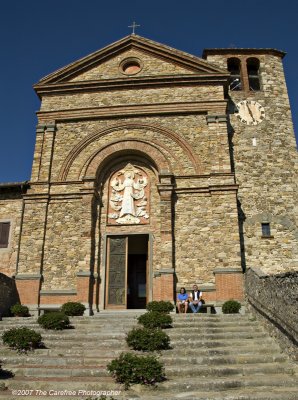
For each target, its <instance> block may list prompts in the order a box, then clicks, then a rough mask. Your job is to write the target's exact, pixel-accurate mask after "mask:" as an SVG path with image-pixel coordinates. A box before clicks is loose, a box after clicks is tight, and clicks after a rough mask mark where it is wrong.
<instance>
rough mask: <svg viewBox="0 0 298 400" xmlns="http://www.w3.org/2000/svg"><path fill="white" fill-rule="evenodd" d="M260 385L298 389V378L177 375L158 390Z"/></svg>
mask: <svg viewBox="0 0 298 400" xmlns="http://www.w3.org/2000/svg"><path fill="white" fill-rule="evenodd" d="M259 386H267V387H268V388H270V389H269V390H270V391H272V390H273V389H274V388H275V387H288V388H290V387H293V388H295V390H297V378H296V377H295V376H289V375H286V374H279V373H276V374H262V373H260V374H251V375H242V376H237V377H235V376H231V377H229V376H226V377H212V376H211V377H199V376H197V378H196V379H194V378H193V377H185V376H182V377H177V376H175V379H168V380H166V381H165V382H162V383H160V384H159V385H158V390H160V391H161V392H162V391H163V390H167V391H168V390H170V391H171V392H176V393H178V392H181V391H187V392H190V391H193V390H226V389H232V388H234V389H238V390H239V388H245V387H251V388H257V387H259Z"/></svg>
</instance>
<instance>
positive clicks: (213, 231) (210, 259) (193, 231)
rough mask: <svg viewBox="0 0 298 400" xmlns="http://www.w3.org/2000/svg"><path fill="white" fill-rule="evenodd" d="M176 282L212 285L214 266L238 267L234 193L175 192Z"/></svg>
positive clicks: (238, 248) (238, 246)
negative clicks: (176, 194) (177, 193)
mask: <svg viewBox="0 0 298 400" xmlns="http://www.w3.org/2000/svg"><path fill="white" fill-rule="evenodd" d="M175 259H176V274H177V279H178V285H179V287H180V286H186V287H191V286H192V285H193V283H194V282H196V283H198V284H204V285H206V284H207V285H208V284H209V285H210V284H214V282H215V277H214V274H213V271H214V269H215V268H239V270H240V269H241V262H240V245H239V231H238V218H237V211H236V195H235V193H233V192H231V193H224V192H223V193H213V194H212V195H210V194H209V195H206V194H181V195H180V194H179V195H178V196H177V201H176V205H175Z"/></svg>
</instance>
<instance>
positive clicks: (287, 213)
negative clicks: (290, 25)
mask: <svg viewBox="0 0 298 400" xmlns="http://www.w3.org/2000/svg"><path fill="white" fill-rule="evenodd" d="M284 55H285V53H283V52H282V51H278V50H274V49H206V50H204V53H203V57H202V58H197V57H195V56H192V55H189V54H186V53H184V52H182V51H178V50H175V49H172V48H170V47H168V46H165V45H162V44H159V43H156V42H153V41H151V40H148V39H145V38H143V37H140V36H137V35H130V36H128V37H125V38H123V39H121V40H119V41H117V42H115V43H113V44H111V45H109V46H107V47H105V48H104V49H102V50H99V51H97V52H95V53H93V54H91V55H89V56H87V57H85V58H83V59H81V60H79V61H76V62H74V63H72V64H70V65H68V66H66V67H64V68H62V69H60V70H58V71H56V72H54V73H52V74H50V75H48V76H46V77H45V78H43V79H41V80H40V81H39V82H38V83H37V84H36V85H35V86H34V88H35V90H36V93H37V95H38V96H39V98H40V99H41V107H40V110H39V111H38V112H37V117H38V125H37V129H36V145H35V152H34V160H33V167H32V175H31V179H30V181H29V182H23V183H14V184H9V183H8V184H0V272H1V273H2V274H4V275H6V276H7V277H10V278H12V277H13V278H14V279H15V282H16V287H17V291H18V295H19V297H20V300H21V302H22V303H23V304H26V305H28V306H29V307H30V308H31V310H32V311H37V310H40V309H51V308H55V307H57V306H59V305H61V304H63V303H64V302H66V301H81V302H83V303H84V304H85V305H86V306H87V309H88V311H90V312H97V311H98V310H103V309H129V308H144V307H145V305H146V302H148V301H151V300H161V299H162V300H171V301H174V300H175V297H176V291H177V290H178V289H179V288H180V287H181V286H185V287H187V288H189V287H191V286H192V285H193V283H197V284H198V285H199V287H200V288H201V289H202V290H203V291H204V298H205V300H206V301H210V302H212V303H214V304H215V305H220V304H221V303H222V302H223V301H225V300H227V299H230V298H234V299H238V300H240V301H242V300H243V299H244V291H243V276H244V274H245V271H246V269H247V268H249V267H253V268H260V269H261V270H262V271H263V272H264V273H267V274H278V273H281V272H286V271H295V270H297V269H298V230H297V215H298V213H297V151H296V143H295V137H294V132H293V125H292V120H291V110H290V105H289V100H288V94H287V89H286V84H285V79H284V73H283V66H282V58H283V57H284Z"/></svg>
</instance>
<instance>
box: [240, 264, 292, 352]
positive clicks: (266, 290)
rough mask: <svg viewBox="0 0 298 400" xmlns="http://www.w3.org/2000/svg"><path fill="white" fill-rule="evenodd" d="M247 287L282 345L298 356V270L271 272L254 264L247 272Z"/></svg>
mask: <svg viewBox="0 0 298 400" xmlns="http://www.w3.org/2000/svg"><path fill="white" fill-rule="evenodd" d="M245 289H246V296H247V300H248V302H249V304H250V305H251V307H252V310H253V311H254V313H255V314H256V315H257V316H258V318H260V319H261V320H262V321H263V323H264V324H265V326H266V327H267V329H269V331H270V332H271V334H272V335H273V336H275V337H276V338H277V339H278V340H279V342H280V343H281V345H282V347H283V348H284V349H285V350H286V351H287V352H288V353H289V354H290V355H292V356H293V357H294V358H296V359H298V352H297V344H298V312H297V299H298V272H297V271H295V272H286V273H283V274H277V275H270V276H269V275H264V274H262V273H261V271H260V270H256V269H252V268H250V269H249V270H248V271H247V272H246V276H245Z"/></svg>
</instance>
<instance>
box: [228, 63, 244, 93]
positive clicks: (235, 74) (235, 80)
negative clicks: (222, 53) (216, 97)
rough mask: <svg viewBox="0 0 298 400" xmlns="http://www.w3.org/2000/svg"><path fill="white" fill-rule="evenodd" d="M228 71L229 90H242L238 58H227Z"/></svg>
mask: <svg viewBox="0 0 298 400" xmlns="http://www.w3.org/2000/svg"><path fill="white" fill-rule="evenodd" d="M228 71H229V72H230V73H231V75H230V78H229V89H230V90H242V82H241V61H240V60H239V58H235V57H233V58H229V59H228Z"/></svg>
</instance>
